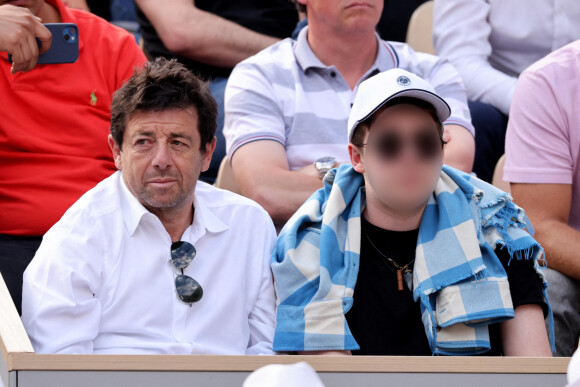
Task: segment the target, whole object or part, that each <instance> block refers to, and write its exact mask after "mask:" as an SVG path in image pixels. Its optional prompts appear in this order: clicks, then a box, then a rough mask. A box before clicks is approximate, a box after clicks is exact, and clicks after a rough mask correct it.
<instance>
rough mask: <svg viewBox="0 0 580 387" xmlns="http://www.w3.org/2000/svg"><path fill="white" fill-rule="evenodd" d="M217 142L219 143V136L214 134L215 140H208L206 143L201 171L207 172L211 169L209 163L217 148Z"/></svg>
mask: <svg viewBox="0 0 580 387" xmlns="http://www.w3.org/2000/svg"><path fill="white" fill-rule="evenodd" d="M216 144H217V138H216V136H214V137H213V140H211V142H208V143H207V144H206V145H205V152H204V154H203V157H202V160H201V172H205V171H207V170H208V169H209V165H210V163H211V156H212V155H213V151H214V150H215V146H216ZM220 161H221V160H220Z"/></svg>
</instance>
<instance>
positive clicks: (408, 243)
mask: <svg viewBox="0 0 580 387" xmlns="http://www.w3.org/2000/svg"><path fill="white" fill-rule="evenodd" d="M362 223H363V224H362V226H363V230H362V232H361V252H360V266H359V273H358V278H357V282H356V286H355V289H354V301H353V306H352V308H351V309H350V311H349V312H348V313H347V314H346V320H347V322H348V325H349V327H350V330H351V332H352V334H353V336H354V338H355V340H356V341H357V343H358V344H359V346H360V348H361V349H360V350H359V351H353V355H375V356H387V355H408V356H431V355H432V353H431V350H430V348H429V342H428V340H427V336H426V334H425V328H424V325H423V322H422V321H421V309H420V305H419V303H418V302H417V303H415V302H414V301H413V294H412V292H411V290H409V289H408V288H407V286H406V285H404V286H403V290H402V291H399V290H398V283H397V276H396V274H395V273H396V269H395V267H394V266H393V265H392V264H390V263H387V261H386V260H385V259H384V258H383V257H382V256H381V255H380V254H379V253H378V252H377V251H376V249H375V248H374V247H373V246H372V245H371V244H370V243H369V239H370V240H371V241H372V243H373V244H374V246H376V248H377V249H379V250H380V251H381V252H382V253H383V254H384V255H386V256H387V257H389V258H391V259H392V260H394V261H395V262H397V264H398V265H399V266H401V267H403V266H405V265H406V264H407V263H409V262H410V261H412V260H413V259H414V258H415V248H416V246H417V236H418V233H419V231H418V230H413V231H404V232H397V231H389V230H384V229H381V228H379V227H376V226H374V225H372V224H370V223H369V222H368V221H367V220H366V219H364V217H363V218H362ZM365 231H366V236H365ZM367 236H368V238H367ZM495 253H496V254H497V256H498V257H499V259H500V261H501V262H502V264H503V266H504V268H505V270H506V273H507V275H508V279H509V283H510V292H511V296H512V302H513V306H514V308H517V307H518V306H520V305H524V304H538V305H541V306H542V308H543V309H544V313H546V312H547V305H546V304H545V302H544V296H543V293H542V280H541V279H540V277H539V276H538V274H537V273H536V272H535V269H534V267H533V261H532V260H517V259H515V258H514V259H512V260H511V262H510V264H509V265H508V261H509V254H508V253H507V250H506V249H500V248H498V249H496V250H495ZM413 263H414V262H413ZM413 263H412V264H411V265H410V268H412V266H413ZM489 334H490V341H491V350H490V351H488V352H487V353H485V354H484V355H485V356H492V355H501V353H502V346H501V336H500V332H499V325H498V324H492V325H490V328H489Z"/></svg>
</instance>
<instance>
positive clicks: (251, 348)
mask: <svg viewBox="0 0 580 387" xmlns="http://www.w3.org/2000/svg"><path fill="white" fill-rule="evenodd" d="M194 208H195V212H194V217H193V222H192V224H191V225H190V226H189V227H188V228H187V229H186V230H185V232H184V234H183V236H182V238H181V240H183V241H187V242H190V243H191V244H193V245H194V246H195V248H196V250H197V255H196V256H195V258H194V259H193V261H192V262H191V264H190V265H189V266H188V267H187V268H185V269H184V274H186V275H188V276H190V277H193V278H194V279H195V280H197V281H198V282H199V283H200V284H201V286H202V287H203V298H202V299H201V300H200V301H199V302H196V303H194V304H193V305H192V306H191V307H190V305H189V304H186V303H184V302H182V301H181V300H180V299H178V297H177V292H176V290H175V282H174V281H175V277H176V274H177V273H178V271H177V270H176V269H174V267H173V264H172V262H171V253H170V246H171V243H172V241H171V238H170V236H169V234H168V233H167V231H166V230H165V228H164V227H163V225H162V223H161V221H160V220H159V218H157V217H156V216H155V215H153V214H151V213H150V212H149V211H147V209H145V207H143V206H142V205H141V203H139V201H138V200H137V199H136V198H135V197H134V196H133V195H132V194H131V193H130V191H129V190H128V189H127V187H126V185H125V183H124V182H123V179H122V177H121V173H120V172H116V173H114V174H113V175H112V176H110V177H109V178H107V179H105V180H103V181H102V182H101V183H99V184H98V185H97V186H96V187H95V188H93V189H92V190H90V191H89V192H87V193H86V194H85V195H84V196H83V197H82V198H81V199H79V201H78V202H77V203H75V204H74V205H73V206H72V207H71V208H70V209H69V210H68V211H67V212H66V213H65V215H64V216H63V217H62V219H61V220H60V221H59V222H58V223H56V224H55V225H54V227H52V228H51V229H50V230H49V231H48V232H47V233H46V235H45V236H44V238H43V241H42V244H41V246H40V248H39V250H38V252H37V253H36V256H35V257H34V259H33V260H32V262H31V264H30V266H28V268H27V269H26V272H25V273H24V290H23V298H22V306H23V313H22V320H23V322H24V326H25V327H26V330H27V332H28V335H29V336H30V339H31V341H32V345H33V346H34V349H35V351H36V352H39V353H97V354H99V353H109V354H164V353H166V354H224V355H234V354H237V355H243V354H271V353H272V339H273V335H274V325H275V294H274V287H273V280H272V274H271V270H270V256H271V252H272V249H273V248H274V245H275V241H276V233H275V230H274V226H273V224H272V221H271V219H270V217H269V216H268V214H267V213H266V211H264V210H263V209H262V208H261V207H260V206H259V205H257V204H256V203H254V202H253V201H251V200H249V199H246V198H243V197H241V196H239V195H235V194H233V193H231V192H228V191H224V190H220V189H217V188H215V187H212V186H210V185H208V184H205V183H203V182H197V186H196V190H195V199H194Z"/></svg>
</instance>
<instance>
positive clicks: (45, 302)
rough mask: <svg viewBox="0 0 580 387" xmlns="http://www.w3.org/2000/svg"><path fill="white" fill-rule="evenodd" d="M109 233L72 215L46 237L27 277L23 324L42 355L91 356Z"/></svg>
mask: <svg viewBox="0 0 580 387" xmlns="http://www.w3.org/2000/svg"><path fill="white" fill-rule="evenodd" d="M104 235H106V233H105V230H103V229H102V227H100V224H99V222H96V221H94V220H93V219H90V218H89V217H88V216H87V215H86V214H84V213H82V212H76V213H75V212H69V213H66V214H65V216H64V217H63V218H62V219H61V220H60V221H59V222H58V223H57V224H56V225H55V226H53V227H52V228H51V229H50V230H49V231H48V232H47V233H46V234H45V235H44V237H43V240H42V243H41V245H40V248H39V249H38V251H37V253H36V255H35V256H34V259H33V260H32V262H31V263H30V265H29V266H28V268H27V269H26V271H25V272H24V283H23V292H22V322H23V323H24V327H25V328H26V331H27V333H28V336H29V337H30V340H31V342H32V345H33V347H34V350H35V352H37V353H70V354H90V353H92V352H93V343H94V339H95V337H96V336H97V334H98V332H99V323H100V320H101V304H100V302H99V300H98V298H97V297H96V295H98V292H99V289H100V284H101V275H100V273H101V270H102V265H103V260H104V257H105V254H106V253H105V252H106V251H107V248H106V238H104V237H103V236H104Z"/></svg>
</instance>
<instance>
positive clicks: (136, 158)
mask: <svg viewBox="0 0 580 387" xmlns="http://www.w3.org/2000/svg"><path fill="white" fill-rule="evenodd" d="M200 141H201V139H200V135H199V131H198V116H197V111H196V110H195V109H194V108H190V109H187V110H177V109H175V110H165V111H161V112H136V113H135V114H133V115H132V116H131V117H130V118H129V120H128V122H127V125H126V128H125V134H124V136H123V146H122V150H121V148H120V147H119V146H118V145H117V143H116V142H115V141H114V140H113V138H112V137H111V136H109V145H110V146H111V149H112V151H113V156H114V159H115V165H116V166H117V168H118V169H120V170H121V171H122V174H123V180H124V181H125V183H126V185H127V187H128V188H129V190H130V191H131V192H132V193H133V195H134V196H135V197H136V198H137V199H138V200H139V201H140V202H141V204H143V206H145V207H146V208H147V209H148V210H149V211H151V212H153V213H156V212H157V211H163V210H175V209H176V210H180V209H187V210H188V209H189V208H191V205H192V203H193V192H194V190H195V184H196V181H197V179H198V177H199V174H200V173H201V172H203V171H206V170H207V169H208V168H209V164H210V161H211V156H212V153H213V150H214V149H215V141H216V140H215V138H214V140H213V141H212V142H211V143H210V144H208V145H207V146H206V150H205V152H202V151H200V149H199V148H200Z"/></svg>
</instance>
